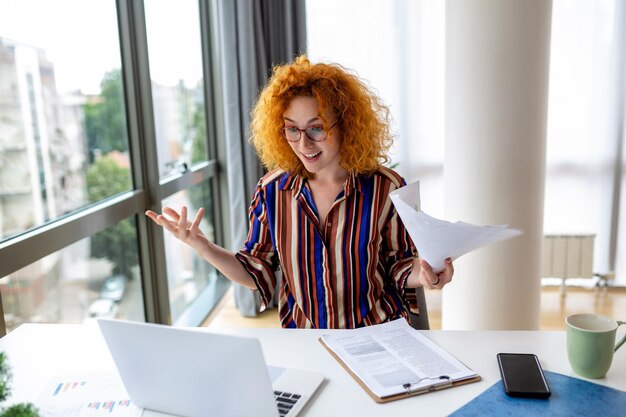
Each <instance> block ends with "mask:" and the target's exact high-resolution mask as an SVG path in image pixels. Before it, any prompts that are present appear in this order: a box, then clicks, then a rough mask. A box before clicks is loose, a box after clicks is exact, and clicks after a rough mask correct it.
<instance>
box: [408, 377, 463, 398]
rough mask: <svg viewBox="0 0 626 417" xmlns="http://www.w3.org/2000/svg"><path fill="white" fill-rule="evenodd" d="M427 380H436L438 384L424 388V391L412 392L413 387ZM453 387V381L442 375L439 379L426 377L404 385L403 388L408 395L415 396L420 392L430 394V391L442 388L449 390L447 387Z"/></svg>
mask: <svg viewBox="0 0 626 417" xmlns="http://www.w3.org/2000/svg"><path fill="white" fill-rule="evenodd" d="M425 379H432V380H435V381H437V382H434V383H433V384H431V385H429V386H427V387H424V388H422V389H418V390H415V391H411V385H414V384H419V383H420V382H422V381H423V380H425ZM451 386H452V379H451V378H450V377H449V376H448V375H441V376H439V377H428V376H427V377H424V378H422V379H420V380H418V381H416V382H407V383H406V384H403V385H402V388H404V390H405V391H406V394H407V395H411V394H415V393H418V392H430V391H435V390H438V389H441V388H447V387H451Z"/></svg>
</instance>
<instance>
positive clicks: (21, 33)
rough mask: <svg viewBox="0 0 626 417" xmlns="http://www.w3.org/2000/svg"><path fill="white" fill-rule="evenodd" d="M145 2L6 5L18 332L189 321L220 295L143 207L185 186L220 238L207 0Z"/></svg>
mask: <svg viewBox="0 0 626 417" xmlns="http://www.w3.org/2000/svg"><path fill="white" fill-rule="evenodd" d="M145 3H146V6H145V7H146V8H145V9H144V2H139V1H126V0H120V1H114V0H95V1H92V2H87V3H86V2H82V1H80V0H60V1H57V2H48V1H46V0H24V1H19V2H16V1H9V0H1V1H0V257H1V258H2V262H0V294H1V295H2V303H3V308H4V312H5V318H6V324H7V328H8V330H11V329H12V328H14V326H16V325H17V324H19V323H21V322H29V321H30V322H67V323H77V322H82V321H85V320H91V319H93V318H94V317H100V316H112V317H120V318H127V319H130V320H148V321H153V322H163V323H171V322H173V321H175V322H176V324H184V325H195V324H198V323H200V322H201V320H202V319H203V318H204V316H206V315H207V314H208V313H209V312H210V310H211V308H212V307H213V306H214V305H215V304H216V302H217V300H218V299H219V297H220V296H221V294H222V293H223V292H224V290H225V285H223V284H224V280H225V279H224V278H221V279H220V278H218V276H217V273H216V271H214V270H212V269H211V268H209V267H208V265H203V262H202V261H200V260H193V261H191V263H190V264H187V263H185V262H187V258H188V257H189V254H183V255H181V257H183V258H182V261H181V262H183V264H182V267H183V269H182V270H181V271H168V270H167V266H166V262H165V259H166V257H175V256H174V255H173V254H169V253H167V250H166V245H170V243H169V241H168V240H167V239H168V238H164V237H163V232H162V231H161V230H160V228H159V227H158V226H154V225H152V224H151V223H150V221H148V220H147V219H146V217H145V216H144V215H143V213H144V211H145V210H146V209H148V208H150V209H153V210H157V211H160V210H161V202H162V201H163V200H166V201H172V202H174V201H178V199H179V198H180V197H181V196H182V198H183V200H182V201H183V202H185V203H189V204H191V205H193V206H194V207H199V206H200V205H203V206H204V207H205V208H206V214H205V219H206V220H205V225H206V228H207V233H208V234H210V236H211V238H212V239H214V240H216V241H218V242H219V241H220V239H221V229H220V226H219V224H220V223H219V222H216V221H215V219H216V218H217V217H218V216H219V207H220V205H219V193H218V192H217V191H216V190H217V187H218V184H219V183H218V176H217V162H216V160H215V159H211V158H210V157H209V156H210V155H211V154H214V152H213V153H211V152H210V150H211V149H213V148H214V147H215V134H214V123H213V121H212V117H213V116H212V103H211V102H210V101H207V97H209V98H211V99H212V97H211V95H210V94H209V93H208V92H207V89H208V88H210V86H209V85H208V83H206V82H205V81H204V78H205V74H208V73H209V72H208V68H211V65H210V56H208V54H207V51H210V48H209V47H208V46H207V45H208V44H209V43H210V39H209V33H210V31H209V28H208V27H207V22H208V21H209V19H208V16H207V14H208V9H207V5H206V4H204V3H202V2H200V3H199V2H197V1H193V0H186V1H183V2H174V1H169V2H168V1H150V0H149V1H146V2H145ZM68 10H71V13H69V14H68ZM33 11H37V12H36V13H34V12H33ZM163 28H167V30H164V29H163ZM181 45H183V46H184V47H181ZM173 53H179V54H180V56H179V57H178V58H180V59H178V58H174V57H173V56H172V54H173ZM181 57H182V58H181ZM183 58H184V59H183ZM146 80H150V81H149V82H146ZM213 158H214V157H213ZM181 168H182V169H181ZM203 199H206V200H203ZM209 230H210V231H209ZM172 262H173V261H172ZM168 277H169V278H168ZM168 280H170V282H168ZM172 317H174V319H172ZM1 324H2V322H0V330H2V326H1Z"/></svg>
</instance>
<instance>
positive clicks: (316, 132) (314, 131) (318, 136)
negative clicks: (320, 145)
mask: <svg viewBox="0 0 626 417" xmlns="http://www.w3.org/2000/svg"><path fill="white" fill-rule="evenodd" d="M306 135H307V136H308V137H309V138H311V140H314V141H316V142H321V141H323V140H324V139H326V131H325V130H324V128H323V127H321V126H313V127H309V128H307V130H306Z"/></svg>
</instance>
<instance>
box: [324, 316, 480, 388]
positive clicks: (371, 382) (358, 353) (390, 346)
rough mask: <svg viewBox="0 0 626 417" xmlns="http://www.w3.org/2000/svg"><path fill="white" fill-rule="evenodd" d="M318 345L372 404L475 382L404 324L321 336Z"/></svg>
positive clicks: (402, 321) (468, 372)
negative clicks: (333, 357)
mask: <svg viewBox="0 0 626 417" xmlns="http://www.w3.org/2000/svg"><path fill="white" fill-rule="evenodd" d="M320 341H321V342H322V344H324V345H325V346H326V347H327V348H328V349H329V350H330V351H331V352H333V353H334V354H335V355H336V357H337V358H338V359H339V360H340V361H341V362H342V363H343V364H344V365H345V366H346V367H347V368H348V369H349V370H350V371H351V373H353V374H354V375H355V376H356V377H357V378H358V379H359V380H360V381H361V382H362V383H363V385H365V386H366V387H367V389H369V391H370V392H371V394H373V395H374V396H375V397H378V398H385V397H390V396H394V395H397V394H416V393H420V392H427V391H430V390H434V389H438V388H444V387H449V386H452V383H454V382H458V381H463V380H468V379H472V378H476V379H479V378H478V375H477V374H476V373H475V372H473V371H472V370H471V369H469V368H468V367H466V366H465V365H463V364H462V363H461V362H459V361H458V360H457V359H455V358H454V357H452V355H450V354H449V353H448V352H446V351H445V350H443V349H442V348H440V347H439V346H437V345H436V344H435V343H433V342H432V341H431V340H430V339H428V338H427V337H426V336H424V335H422V334H421V333H420V332H418V331H417V330H415V329H413V328H412V327H410V326H409V324H408V323H407V322H406V320H405V319H397V320H394V321H392V322H388V323H384V324H378V325H374V326H368V327H363V328H359V329H354V330H348V331H345V332H338V333H333V334H328V335H324V336H322V337H321V339H320Z"/></svg>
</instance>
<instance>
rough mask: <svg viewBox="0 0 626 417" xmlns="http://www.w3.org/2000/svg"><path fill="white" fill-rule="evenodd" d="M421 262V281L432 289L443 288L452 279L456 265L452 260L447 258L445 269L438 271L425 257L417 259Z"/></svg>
mask: <svg viewBox="0 0 626 417" xmlns="http://www.w3.org/2000/svg"><path fill="white" fill-rule="evenodd" d="M416 262H418V263H419V267H420V270H419V282H420V283H421V284H422V285H423V286H424V287H425V288H428V289H430V290H433V289H438V290H440V289H442V288H443V287H444V286H445V285H446V284H448V283H450V281H452V276H453V275H454V266H453V265H452V260H451V259H450V258H447V259H446V260H445V264H446V267H445V269H444V270H443V271H441V272H439V273H436V272H434V271H433V269H432V268H431V267H430V265H429V264H428V262H426V261H425V260H423V259H419V260H416Z"/></svg>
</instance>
